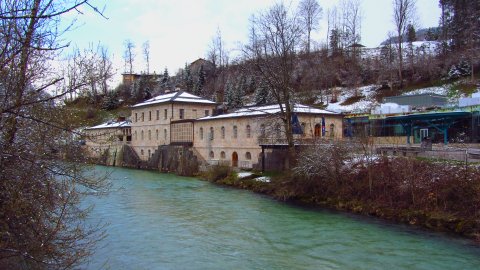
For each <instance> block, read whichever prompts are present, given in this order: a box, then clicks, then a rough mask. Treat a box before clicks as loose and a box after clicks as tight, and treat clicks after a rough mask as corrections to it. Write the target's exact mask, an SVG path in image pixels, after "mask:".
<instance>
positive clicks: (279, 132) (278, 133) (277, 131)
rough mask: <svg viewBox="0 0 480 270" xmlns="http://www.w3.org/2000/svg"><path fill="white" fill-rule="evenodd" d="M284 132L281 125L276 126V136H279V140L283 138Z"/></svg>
mask: <svg viewBox="0 0 480 270" xmlns="http://www.w3.org/2000/svg"><path fill="white" fill-rule="evenodd" d="M281 133H282V130H281V127H280V124H276V125H275V134H276V135H277V138H280V137H281V136H282V134H281Z"/></svg>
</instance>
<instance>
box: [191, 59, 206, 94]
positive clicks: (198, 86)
mask: <svg viewBox="0 0 480 270" xmlns="http://www.w3.org/2000/svg"><path fill="white" fill-rule="evenodd" d="M204 85H205V71H204V70H203V65H201V66H200V70H199V71H198V79H197V82H196V83H195V87H194V89H193V93H194V94H195V95H197V96H203V95H204V94H205V93H204V91H203V86H204Z"/></svg>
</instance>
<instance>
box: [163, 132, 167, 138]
mask: <svg viewBox="0 0 480 270" xmlns="http://www.w3.org/2000/svg"><path fill="white" fill-rule="evenodd" d="M163 139H164V140H165V141H166V140H167V129H164V130H163Z"/></svg>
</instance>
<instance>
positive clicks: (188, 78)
mask: <svg viewBox="0 0 480 270" xmlns="http://www.w3.org/2000/svg"><path fill="white" fill-rule="evenodd" d="M183 84H184V85H185V88H186V89H185V90H186V91H188V92H191V91H192V90H193V78H192V73H191V71H190V67H189V66H188V65H187V64H185V72H184V77H183Z"/></svg>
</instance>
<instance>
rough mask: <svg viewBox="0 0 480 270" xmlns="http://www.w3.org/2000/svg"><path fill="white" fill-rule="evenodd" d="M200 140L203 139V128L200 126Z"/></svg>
mask: <svg viewBox="0 0 480 270" xmlns="http://www.w3.org/2000/svg"><path fill="white" fill-rule="evenodd" d="M200 140H203V128H200Z"/></svg>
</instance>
